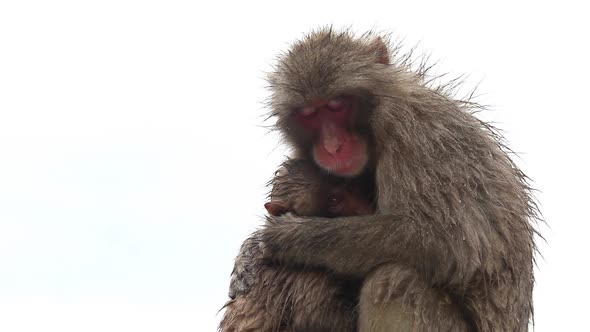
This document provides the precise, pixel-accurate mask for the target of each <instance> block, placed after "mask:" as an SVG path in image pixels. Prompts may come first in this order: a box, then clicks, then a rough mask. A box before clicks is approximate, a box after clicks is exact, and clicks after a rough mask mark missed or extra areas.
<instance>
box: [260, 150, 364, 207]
mask: <svg viewBox="0 0 590 332" xmlns="http://www.w3.org/2000/svg"><path fill="white" fill-rule="evenodd" d="M270 185H272V190H271V193H270V195H269V198H270V202H268V203H266V204H265V205H264V207H265V208H266V210H267V211H268V213H269V214H271V215H273V216H280V215H282V214H285V213H287V212H290V213H293V214H296V215H299V216H316V217H325V218H335V217H350V216H360V215H366V214H372V213H375V205H374V204H373V202H372V201H373V198H372V196H373V193H372V191H373V190H372V188H371V181H369V179H367V178H363V177H360V178H355V179H346V178H342V177H334V176H331V175H330V174H328V173H327V172H324V171H322V170H320V169H319V168H318V167H317V166H315V165H314V164H312V163H310V162H309V161H306V160H302V159H289V160H287V161H286V162H285V163H283V165H282V167H281V168H280V169H279V170H278V171H277V172H276V173H275V177H274V178H273V179H272V180H271V182H270Z"/></svg>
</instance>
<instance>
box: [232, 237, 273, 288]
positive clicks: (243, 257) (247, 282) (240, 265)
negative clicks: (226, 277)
mask: <svg viewBox="0 0 590 332" xmlns="http://www.w3.org/2000/svg"><path fill="white" fill-rule="evenodd" d="M263 248H264V244H263V242H262V241H261V239H260V233H259V232H256V233H254V234H252V235H251V236H250V237H249V238H247V239H246V241H244V243H243V244H242V247H241V248H240V253H239V254H238V257H236V261H235V263H234V269H233V271H232V273H231V280H230V283H229V297H230V298H232V299H235V298H236V296H238V295H241V294H246V293H248V291H250V289H251V288H252V286H253V285H254V282H255V281H256V276H257V275H258V274H259V271H260V270H261V268H262V267H263V262H262V252H263Z"/></svg>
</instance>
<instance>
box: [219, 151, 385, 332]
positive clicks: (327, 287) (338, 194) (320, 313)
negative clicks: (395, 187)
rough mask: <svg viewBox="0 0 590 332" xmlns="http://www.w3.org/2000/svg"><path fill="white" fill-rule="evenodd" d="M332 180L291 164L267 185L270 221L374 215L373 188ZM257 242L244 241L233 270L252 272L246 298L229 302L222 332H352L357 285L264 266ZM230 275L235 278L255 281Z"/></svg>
mask: <svg viewBox="0 0 590 332" xmlns="http://www.w3.org/2000/svg"><path fill="white" fill-rule="evenodd" d="M363 180H365V179H362V178H359V179H354V180H349V179H344V178H338V177H333V176H330V175H329V174H327V173H326V172H322V171H321V170H320V169H318V168H317V167H316V166H315V165H314V164H313V162H309V161H307V160H297V159H289V160H287V161H286V162H285V163H283V165H282V167H281V168H280V169H279V171H277V172H276V173H275V176H274V178H273V179H272V181H271V182H270V184H271V185H272V190H271V192H270V195H269V198H270V201H269V202H268V203H266V204H265V208H266V210H267V211H268V213H269V214H270V215H272V216H280V215H282V214H285V213H291V214H294V215H299V216H323V217H340V216H356V215H364V214H370V213H374V212H375V207H374V204H373V202H372V192H373V189H372V183H371V182H370V181H363ZM259 243H260V240H259V239H258V238H256V236H254V237H252V238H250V239H248V240H247V241H246V242H245V243H244V244H243V245H242V248H241V252H242V254H241V255H240V256H239V257H238V258H237V261H236V267H238V266H246V267H251V268H254V269H256V270H257V271H256V274H255V277H256V280H249V281H248V284H249V285H253V287H252V288H251V289H250V290H249V292H247V294H241V295H240V296H237V297H236V296H235V294H230V296H231V297H232V298H233V299H232V300H231V301H229V302H228V303H227V304H226V306H225V308H226V310H225V313H224V316H223V319H222V321H221V324H220V326H219V329H220V331H223V332H232V331H240V332H247V331H257V332H264V331H343V332H345V331H355V330H356V317H357V314H356V307H357V302H358V291H359V285H360V281H359V280H353V279H347V278H336V277H334V276H333V275H332V274H331V273H330V272H328V271H325V270H322V269H311V270H304V269H297V268H283V267H280V266H273V265H268V264H265V262H263V261H262V260H261V259H262V251H261V248H260V247H259ZM252 272H253V271H251V270H249V271H239V270H234V272H233V274H234V276H241V275H245V276H254V273H252Z"/></svg>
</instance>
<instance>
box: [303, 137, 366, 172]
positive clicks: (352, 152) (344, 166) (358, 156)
mask: <svg viewBox="0 0 590 332" xmlns="http://www.w3.org/2000/svg"><path fill="white" fill-rule="evenodd" d="M349 144H350V146H347V149H346V150H347V151H346V153H343V154H336V155H333V154H330V153H328V152H327V151H326V150H325V149H324V148H323V146H322V145H321V144H316V145H315V146H314V147H313V160H314V161H315V163H316V164H317V165H318V166H320V167H321V168H322V169H324V170H326V171H327V172H329V173H331V174H334V175H337V176H342V177H347V178H351V177H355V176H357V175H359V174H361V173H362V172H363V170H364V169H365V167H366V166H367V162H368V161H369V156H368V153H367V144H366V143H365V142H364V141H362V140H361V141H355V142H354V143H349Z"/></svg>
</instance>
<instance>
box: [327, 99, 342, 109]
mask: <svg viewBox="0 0 590 332" xmlns="http://www.w3.org/2000/svg"><path fill="white" fill-rule="evenodd" d="M328 108H330V110H331V111H335V112H339V111H342V110H344V100H343V99H342V98H340V97H337V98H334V99H330V101H328Z"/></svg>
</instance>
